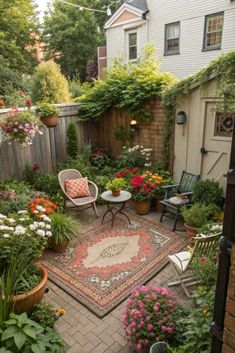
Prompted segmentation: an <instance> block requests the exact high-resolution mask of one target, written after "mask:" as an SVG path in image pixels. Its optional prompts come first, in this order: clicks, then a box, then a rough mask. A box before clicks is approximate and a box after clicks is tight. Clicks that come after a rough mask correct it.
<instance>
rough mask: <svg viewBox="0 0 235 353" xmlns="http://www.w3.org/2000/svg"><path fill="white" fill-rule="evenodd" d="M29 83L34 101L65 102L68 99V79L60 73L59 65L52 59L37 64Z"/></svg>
mask: <svg viewBox="0 0 235 353" xmlns="http://www.w3.org/2000/svg"><path fill="white" fill-rule="evenodd" d="M31 85H32V100H33V102H34V103H37V102H46V103H65V102H69V100H70V94H69V88H68V81H67V80H66V78H65V77H64V76H63V75H62V74H61V72H60V67H59V65H58V64H56V63H55V62H54V61H52V60H50V61H47V62H42V63H41V64H39V65H38V67H37V68H36V72H35V74H34V75H33V77H32V81H31Z"/></svg>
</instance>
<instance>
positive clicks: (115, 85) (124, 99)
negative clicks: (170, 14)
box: [77, 45, 176, 122]
mask: <svg viewBox="0 0 235 353" xmlns="http://www.w3.org/2000/svg"><path fill="white" fill-rule="evenodd" d="M154 51H155V49H154V48H153V47H152V46H150V45H146V46H145V48H144V51H143V53H142V55H141V57H140V59H139V60H138V63H137V64H134V63H131V62H129V63H125V62H124V61H123V60H121V59H115V61H114V65H113V66H112V67H111V68H109V69H108V70H107V71H106V74H105V78H104V79H103V80H95V81H94V82H93V84H92V85H91V87H90V88H87V87H86V92H85V94H84V95H82V96H81V97H79V98H78V99H77V101H78V102H79V103H80V108H79V114H80V118H81V119H82V120H91V119H95V120H98V119H100V118H101V117H102V116H103V114H104V113H105V112H107V111H108V110H109V109H112V108H119V109H125V110H127V111H129V112H130V113H131V114H132V115H134V116H135V117H137V118H139V119H140V121H141V122H147V121H149V120H151V118H152V116H151V113H150V111H149V109H148V108H147V104H148V102H149V100H150V99H151V98H153V97H160V96H161V93H162V91H163V90H164V89H166V87H169V85H171V84H173V83H175V82H176V79H175V78H174V77H173V76H172V75H171V74H170V73H161V72H159V60H158V58H157V57H154V56H153V54H154Z"/></svg>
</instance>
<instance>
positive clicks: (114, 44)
mask: <svg viewBox="0 0 235 353" xmlns="http://www.w3.org/2000/svg"><path fill="white" fill-rule="evenodd" d="M124 27H125V25H123V24H121V25H120V26H117V27H112V28H109V29H107V58H108V66H110V65H112V59H113V58H114V57H123V58H124V60H125V61H127V60H128V57H127V56H128V52H127V35H126V34H127V33H128V31H129V30H130V31H132V30H135V29H136V30H137V33H138V34H137V38H138V42H137V43H138V52H140V51H141V50H142V49H143V47H144V45H145V44H146V43H147V42H148V38H147V25H146V24H142V25H136V26H135V25H134V23H132V25H131V28H130V29H124Z"/></svg>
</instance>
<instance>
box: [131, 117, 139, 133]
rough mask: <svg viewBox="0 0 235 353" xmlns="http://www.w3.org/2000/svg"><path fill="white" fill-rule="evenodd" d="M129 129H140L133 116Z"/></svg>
mask: <svg viewBox="0 0 235 353" xmlns="http://www.w3.org/2000/svg"><path fill="white" fill-rule="evenodd" d="M130 127H131V131H138V130H139V129H140V127H139V125H138V123H137V121H136V120H135V118H133V119H132V120H131V122H130Z"/></svg>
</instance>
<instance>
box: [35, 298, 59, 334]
mask: <svg viewBox="0 0 235 353" xmlns="http://www.w3.org/2000/svg"><path fill="white" fill-rule="evenodd" d="M64 312H65V311H64V309H57V308H55V307H53V306H52V305H51V304H46V303H41V304H37V305H34V308H33V311H32V313H31V314H30V319H31V320H34V321H36V322H37V323H38V324H39V325H41V326H42V327H44V328H47V327H50V328H53V327H54V325H55V323H56V321H57V320H58V319H59V318H60V316H61V315H64Z"/></svg>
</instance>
